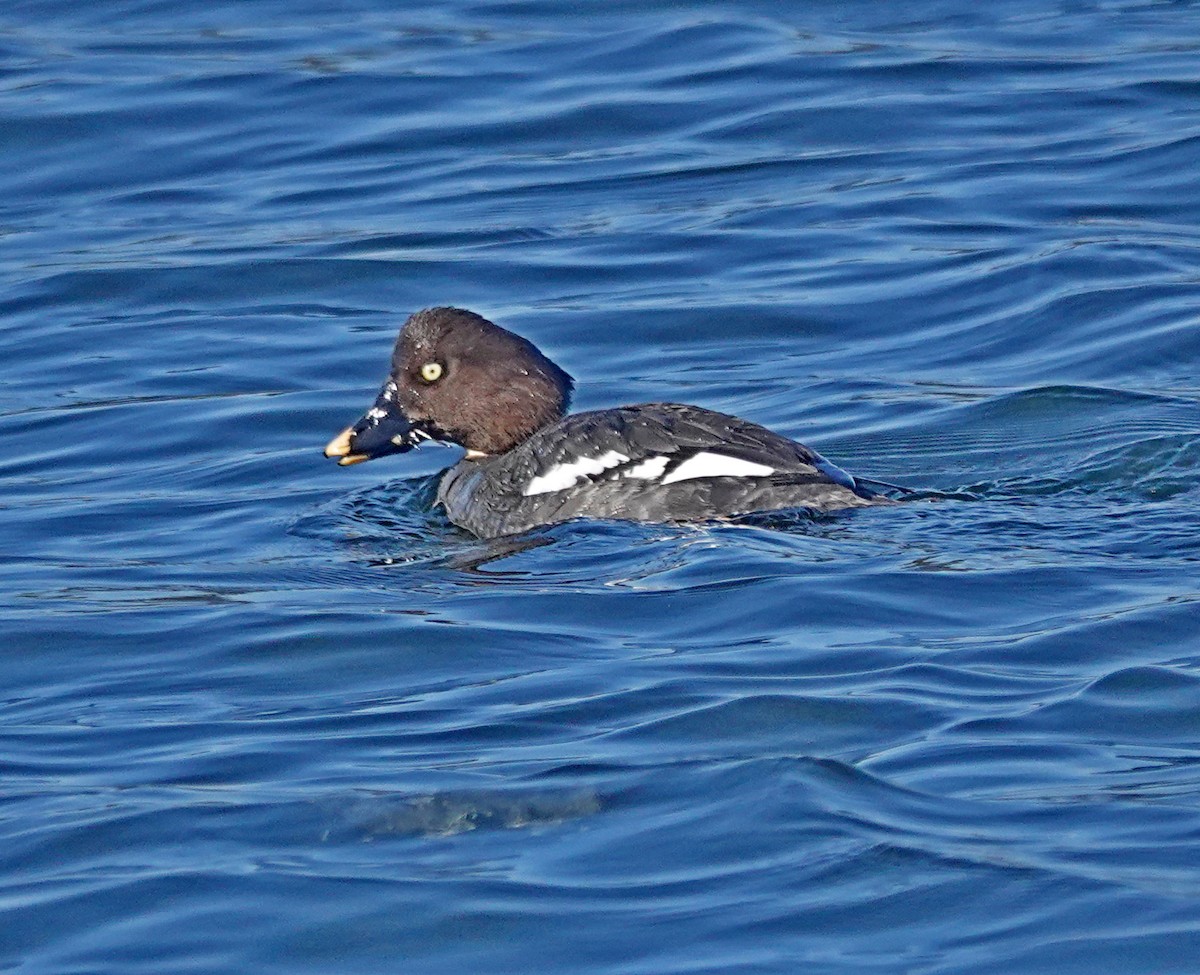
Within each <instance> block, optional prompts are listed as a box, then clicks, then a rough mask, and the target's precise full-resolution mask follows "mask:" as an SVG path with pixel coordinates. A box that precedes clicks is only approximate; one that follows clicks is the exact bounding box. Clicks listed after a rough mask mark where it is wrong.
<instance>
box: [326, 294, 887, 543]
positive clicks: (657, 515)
mask: <svg viewBox="0 0 1200 975" xmlns="http://www.w3.org/2000/svg"><path fill="white" fill-rule="evenodd" d="M573 391H574V380H573V379H572V378H571V376H569V375H568V374H567V373H566V372H564V371H563V370H562V369H561V368H560V367H559V366H557V365H555V363H553V362H552V361H551V360H550V359H548V358H547V357H546V356H545V355H543V354H542V352H541V351H540V350H539V349H538V348H537V347H536V346H535V345H534V344H533V343H532V342H530V341H529V340H528V339H525V338H523V337H521V336H520V335H517V334H516V333H514V332H510V331H508V330H507V329H504V328H501V327H500V326H499V325H496V324H494V323H493V322H491V321H489V320H488V319H486V318H484V317H483V316H482V315H478V314H476V313H474V312H471V311H467V310H466V309H463V308H454V307H437V308H426V309H424V310H422V311H418V312H416V313H415V314H413V315H412V316H411V317H409V318H408V320H407V321H406V322H405V323H404V325H403V326H402V328H401V329H400V334H399V336H398V338H397V339H396V344H395V347H394V349H393V352H392V359H391V369H390V372H389V375H388V378H387V380H386V381H385V382H384V384H383V387H382V388H381V389H380V391H379V394H378V396H377V397H376V398H375V402H374V404H373V405H372V406H371V407H370V409H368V410H367V411H366V413H364V414H363V415H362V417H361V418H359V419H358V420H357V421H355V422H354V423H353V424H351V425H350V426H348V427H346V428H345V429H344V430H342V432H341V433H339V434H338V435H337V436H335V437H334V438H333V439H332V440H330V441H329V443H328V444H327V445H326V446H325V456H326V457H329V458H333V459H336V460H337V462H338V463H339V464H340V465H342V466H347V465H351V464H358V463H362V462H364V461H368V460H376V459H378V458H380V457H385V456H388V455H390V454H402V453H406V452H408V451H410V450H413V449H414V448H416V447H419V446H421V445H422V444H425V443H429V442H440V443H446V444H455V445H458V446H459V447H462V448H464V450H465V453H464V454H463V455H462V457H461V459H459V461H458V462H457V463H456V464H454V465H453V466H451V467H450V468H448V469H447V470H445V471H444V472H443V473H442V475H441V479H440V482H439V485H438V491H437V501H436V503H435V504H436V505H440V506H441V507H443V508H444V509H445V512H446V515H447V517H448V518H449V520H450V521H451V522H452V523H453V524H455V525H457V526H459V527H460V528H463V529H465V530H466V531H468V532H471V533H472V534H474V535H476V536H478V537H480V538H483V539H491V538H500V537H503V536H507V535H516V534H520V533H523V532H528V531H530V530H532V529H535V528H540V527H542V526H547V525H555V524H559V523H561V522H566V521H570V520H572V519H577V518H589V519H608V520H613V519H615V520H624V521H633V522H705V521H722V520H729V519H732V518H737V517H739V516H743V515H747V514H753V513H757V512H765V511H777V510H782V509H789V508H798V509H808V510H811V511H815V512H828V511H836V510H841V509H849V508H861V507H866V506H871V505H878V504H890V503H894V502H892V500H891V499H890V498H888V497H887V496H885V495H884V494H882V493H880V492H878V491H876V490H873V489H871V488H870V487H868V485H867V484H866V483H864V481H866V480H869V479H863V478H859V479H856V478H855V477H853V476H851V475H850V474H848V473H847V472H846V471H844V470H843V469H842V468H840V467H838V466H837V465H836V464H834V463H832V462H830V461H828V460H826V459H825V458H824V457H822V456H821V455H820V454H818V453H817V452H816V451H815V450H812V449H811V448H809V447H806V446H804V445H803V444H801V443H797V442H796V441H794V440H792V439H790V438H788V437H785V436H783V435H782V434H778V433H775V432H773V431H771V430H768V429H767V428H766V427H763V426H759V425H758V424H757V423H752V422H750V421H748V420H743V419H740V418H739V417H736V416H730V415H728V414H725V413H719V412H717V411H715V410H709V409H705V408H704V407H700V406H688V405H685V404H681V403H641V404H636V405H631V406H618V407H614V408H610V409H601V410H593V411H589V412H583V413H569V412H568V407H569V404H570V399H571V394H572V392H573ZM870 483H871V484H885V483H886V482H879V481H874V480H871V481H870Z"/></svg>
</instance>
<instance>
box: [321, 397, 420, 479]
mask: <svg viewBox="0 0 1200 975" xmlns="http://www.w3.org/2000/svg"><path fill="white" fill-rule="evenodd" d="M430 439H432V434H431V433H430V432H428V431H426V430H425V429H424V428H423V427H422V426H421V424H420V423H416V422H413V421H412V420H410V419H409V418H408V417H407V416H405V414H404V411H403V410H401V409H400V407H398V406H397V405H396V386H395V384H394V383H392V382H390V381H389V382H387V383H385V384H384V387H383V389H382V390H380V392H379V396H378V397H377V398H376V400H375V405H374V406H372V407H371V408H370V409H369V410H367V412H366V413H364V414H363V415H362V416H361V417H360V418H359V420H358V422H357V423H355V424H353V425H352V426H348V427H346V429H345V430H343V431H342V432H341V433H339V434H338V435H337V436H336V437H334V438H333V439H332V440H330V441H329V443H327V444H326V445H325V456H326V457H336V458H337V462H338V463H339V464H340V465H341V466H343V467H347V466H349V465H350V464H361V463H362V462H363V461H365V460H375V458H377V457H386V456H387V455H388V454H403V453H405V452H406V451H409V450H412V449H413V448H414V447H416V446H419V445H420V443H421V441H422V440H430Z"/></svg>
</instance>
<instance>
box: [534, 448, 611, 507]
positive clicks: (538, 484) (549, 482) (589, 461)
mask: <svg viewBox="0 0 1200 975" xmlns="http://www.w3.org/2000/svg"><path fill="white" fill-rule="evenodd" d="M628 460H629V458H628V457H626V456H625V455H624V454H618V453H617V452H616V451H615V450H610V451H608V452H607V453H605V454H601V455H600V456H599V457H579V458H577V459H575V460H573V461H571V463H569V464H556V465H555V466H554V467H551V468H550V470H548V471H546V473H545V474H542V475H541V476H540V477H535V478H534V479H533V480H531V481H530V482H529V483H528V484H526V485H525V490H524V491H522V492H521V493H522V494H523V495H525V497H527V498H529V497H532V496H533V495H535V494H550V493H552V492H554V491H565V490H566V489H567V488H569V487H574V486H575V485H576V484H578V483H579V482H580V481H581V480H583V479H584V478H585V477H587V476H588V475H590V474H600V473H601V472H603V471H606V470H608V469H609V468H610V467H616V466H618V465H619V464H624V463H625V462H626V461H628Z"/></svg>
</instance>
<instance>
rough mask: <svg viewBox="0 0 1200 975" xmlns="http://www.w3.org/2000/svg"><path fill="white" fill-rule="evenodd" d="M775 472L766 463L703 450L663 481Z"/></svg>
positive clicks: (760, 475) (763, 475)
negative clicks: (757, 462)
mask: <svg viewBox="0 0 1200 975" xmlns="http://www.w3.org/2000/svg"><path fill="white" fill-rule="evenodd" d="M774 473H775V468H774V467H768V466H767V465H766V464H756V463H755V462H754V461H752V460H743V459H742V458H740V457H727V456H726V455H725V454H710V453H709V452H708V451H703V452H702V453H699V454H696V456H695V457H689V458H688V459H687V460H685V461H684V462H683V463H682V464H680V465H679V466H678V467H676V468H675V470H673V471H671V473H670V474H668V475H667V476H666V477H664V478H663V479H662V483H663V484H674V483H675V482H676V481H690V480H692V479H693V478H697V477H766V476H767V475H768V474H774Z"/></svg>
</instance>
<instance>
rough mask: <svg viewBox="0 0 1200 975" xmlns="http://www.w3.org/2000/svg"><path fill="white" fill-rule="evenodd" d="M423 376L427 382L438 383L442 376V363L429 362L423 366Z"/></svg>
mask: <svg viewBox="0 0 1200 975" xmlns="http://www.w3.org/2000/svg"><path fill="white" fill-rule="evenodd" d="M421 378H422V379H424V380H425V382H427V383H436V382H437V381H438V380H439V379H441V378H442V364H441V363H440V362H427V363H425V365H423V366H421Z"/></svg>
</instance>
